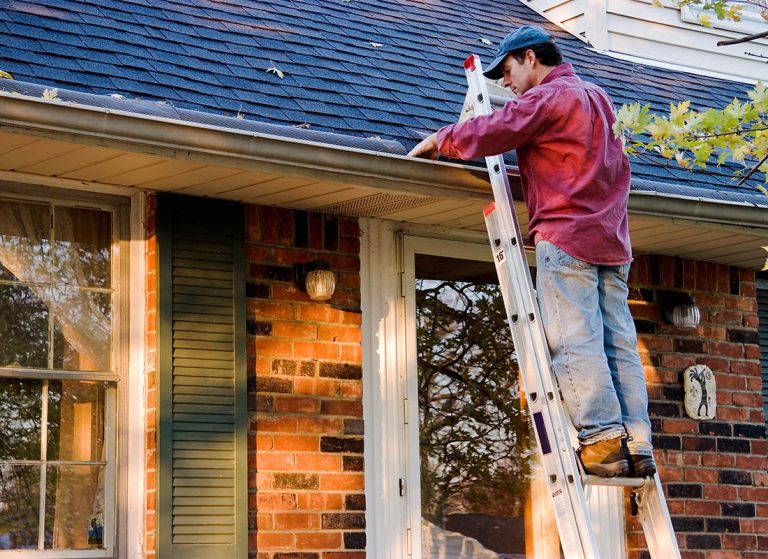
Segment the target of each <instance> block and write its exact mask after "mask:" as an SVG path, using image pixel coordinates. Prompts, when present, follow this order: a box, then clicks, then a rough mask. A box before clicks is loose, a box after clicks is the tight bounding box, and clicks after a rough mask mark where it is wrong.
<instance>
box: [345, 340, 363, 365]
mask: <svg viewBox="0 0 768 559" xmlns="http://www.w3.org/2000/svg"><path fill="white" fill-rule="evenodd" d="M339 359H340V360H341V361H344V362H345V363H362V362H363V348H362V346H360V345H357V344H356V345H342V346H339Z"/></svg>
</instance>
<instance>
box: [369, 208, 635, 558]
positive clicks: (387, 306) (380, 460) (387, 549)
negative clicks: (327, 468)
mask: <svg viewBox="0 0 768 559" xmlns="http://www.w3.org/2000/svg"><path fill="white" fill-rule="evenodd" d="M360 225H361V232H362V238H361V252H360V259H361V292H362V293H361V307H362V314H363V317H362V330H363V383H364V390H363V416H364V420H365V438H364V440H365V487H366V490H365V493H366V526H367V527H368V529H367V552H368V553H369V554H370V555H371V556H372V557H376V558H377V559H379V558H380V559H403V558H408V559H411V558H412V559H421V549H422V547H421V545H422V542H421V491H420V483H419V480H420V469H419V446H418V440H419V437H418V421H419V420H418V418H419V413H418V397H417V382H416V370H417V347H416V313H415V311H416V301H415V290H414V288H413V286H414V285H415V281H416V270H415V255H416V254H429V255H435V256H446V257H451V258H462V259H467V260H478V261H486V262H491V261H492V253H491V249H490V247H489V246H488V244H487V241H486V240H485V239H483V240H473V239H467V240H451V239H446V238H445V237H440V236H434V231H429V232H427V233H426V235H432V236H419V232H418V230H413V229H410V228H409V229H408V232H407V233H406V234H404V233H403V232H402V229H401V227H399V225H402V224H396V223H393V222H386V221H379V220H372V219H371V220H367V219H361V221H360ZM533 483H534V484H535V480H534V481H533ZM611 489H612V488H602V487H600V488H593V490H592V498H591V499H590V502H591V505H592V506H591V509H592V510H591V512H592V517H593V520H594V524H595V525H596V527H598V528H597V529H598V532H597V533H599V534H600V540H601V541H600V550H601V556H605V557H616V558H620V557H626V547H625V541H624V530H623V528H622V526H623V523H624V513H623V497H622V495H621V494H619V492H616V491H611ZM534 490H535V489H534ZM604 490H608V491H607V492H606V491H604ZM598 503H600V504H601V505H602V506H600V507H599V510H598V507H597V506H596V505H598ZM540 505H541V506H537V507H536V510H540V511H543V510H544V509H546V508H547V507H550V505H549V502H548V501H547V502H546V503H540ZM550 508H551V507H550ZM543 514H544V513H542V515H543ZM607 527H610V528H609V529H606V528H607ZM551 536H552V531H551V529H549V528H547V527H546V526H545V525H544V524H542V523H541V522H537V521H534V526H533V537H534V539H537V540H538V539H539V538H541V539H542V541H541V542H540V543H539V545H536V546H535V549H537V550H541V551H539V552H538V553H537V555H538V554H541V559H544V558H545V557H546V556H547V554H548V553H550V551H548V549H549V550H551V544H552V541H551V539H552V538H551ZM545 540H549V542H548V543H549V544H550V545H546V543H547V542H546V541H545Z"/></svg>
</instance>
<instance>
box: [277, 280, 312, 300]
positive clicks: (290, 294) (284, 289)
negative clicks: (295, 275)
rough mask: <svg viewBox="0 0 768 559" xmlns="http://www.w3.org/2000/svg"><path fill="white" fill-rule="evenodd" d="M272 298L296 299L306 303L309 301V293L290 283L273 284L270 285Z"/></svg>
mask: <svg viewBox="0 0 768 559" xmlns="http://www.w3.org/2000/svg"><path fill="white" fill-rule="evenodd" d="M272 298H273V299H274V300H275V301H298V302H302V303H307V302H309V301H311V299H310V298H309V295H307V294H306V293H304V292H303V291H300V290H299V288H298V287H296V286H295V285H294V284H292V283H283V284H278V283H276V284H274V285H272Z"/></svg>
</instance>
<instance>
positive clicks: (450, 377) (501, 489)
mask: <svg viewBox="0 0 768 559" xmlns="http://www.w3.org/2000/svg"><path fill="white" fill-rule="evenodd" d="M416 305H417V311H416V315H417V343H418V396H419V416H420V417H419V419H420V428H419V436H420V440H419V444H420V457H421V502H422V516H423V517H424V519H425V520H426V521H427V522H428V524H426V525H425V526H428V527H429V528H428V529H427V531H426V532H425V538H424V540H425V541H424V543H425V545H426V546H429V545H432V542H430V541H429V540H430V538H432V537H433V536H434V537H436V538H445V537H447V536H446V535H447V534H449V533H457V532H460V533H462V534H468V535H470V536H472V537H473V538H474V539H476V540H480V541H482V545H483V546H484V550H485V551H486V552H487V553H488V555H487V556H488V557H491V556H494V557H496V556H497V555H496V554H495V552H515V553H519V552H521V551H522V552H523V553H524V551H525V525H524V517H525V504H526V498H527V494H528V483H529V474H530V467H531V460H532V457H531V453H530V452H529V451H528V449H527V443H526V439H527V420H526V412H525V409H523V408H522V406H521V399H520V387H519V382H518V367H517V361H516V357H515V353H514V346H513V343H512V339H511V333H510V331H509V327H508V326H507V322H506V313H505V310H504V304H503V300H502V298H501V294H500V292H499V289H498V286H497V285H494V284H490V283H476V282H471V281H441V280H428V279H422V280H417V285H416ZM493 527H495V528H496V540H494V539H493V538H492V537H491V536H489V535H488V532H489V529H488V528H493ZM500 527H501V528H503V529H501V530H500V529H499V528H500ZM490 531H492V530H490ZM500 532H503V533H500ZM427 536H428V537H427ZM425 550H426V548H425ZM472 556H474V555H472ZM482 556H483V557H486V555H482ZM502 556H504V555H502ZM456 557H464V555H456Z"/></svg>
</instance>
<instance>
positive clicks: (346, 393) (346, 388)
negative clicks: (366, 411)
mask: <svg viewBox="0 0 768 559" xmlns="http://www.w3.org/2000/svg"><path fill="white" fill-rule="evenodd" d="M341 395H342V396H343V397H345V398H362V397H363V383H362V382H360V381H346V382H343V383H342V384H341Z"/></svg>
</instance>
